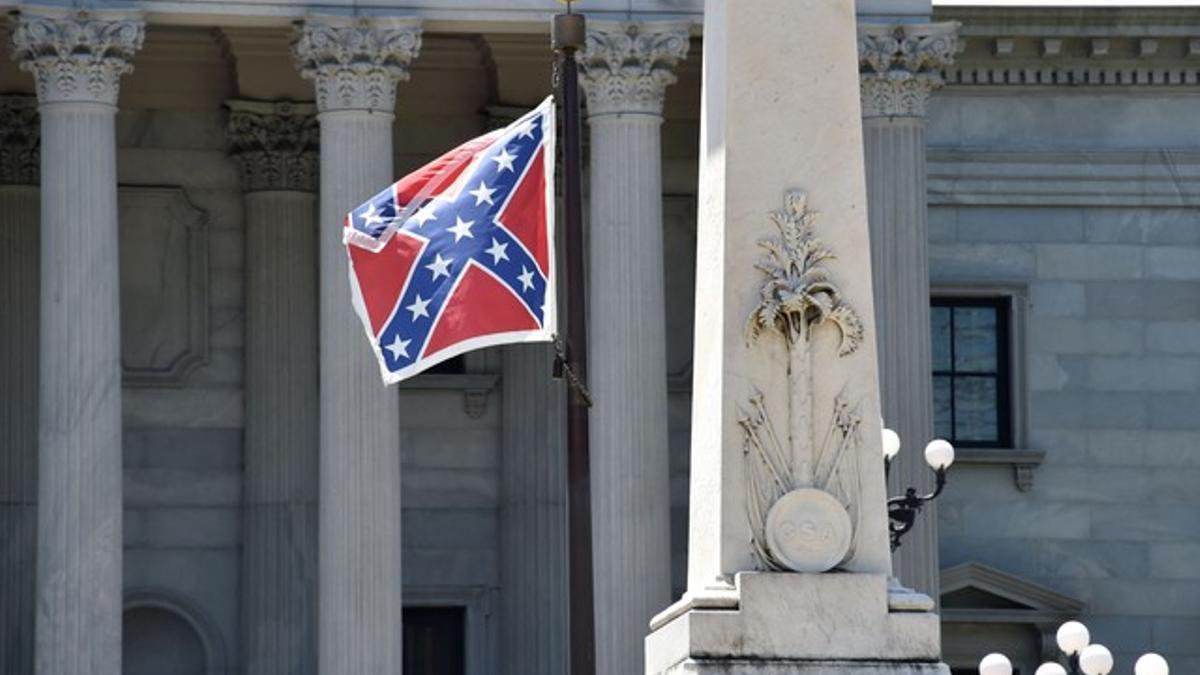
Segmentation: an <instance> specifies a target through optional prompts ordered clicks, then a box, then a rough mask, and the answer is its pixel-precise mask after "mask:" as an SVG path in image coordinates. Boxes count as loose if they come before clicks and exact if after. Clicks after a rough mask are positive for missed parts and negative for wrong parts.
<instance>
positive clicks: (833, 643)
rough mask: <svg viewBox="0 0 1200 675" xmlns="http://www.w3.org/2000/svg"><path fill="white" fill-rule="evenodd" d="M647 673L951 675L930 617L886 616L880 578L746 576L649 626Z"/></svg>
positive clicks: (689, 600)
mask: <svg viewBox="0 0 1200 675" xmlns="http://www.w3.org/2000/svg"><path fill="white" fill-rule="evenodd" d="M651 631H652V632H651V633H650V635H649V636H647V637H646V670H645V672H646V673H647V675H682V674H683V673H697V674H700V673H704V674H709V673H711V674H712V675H717V674H720V675H742V674H746V675H749V674H750V673H755V674H756V675H759V674H761V675H792V674H795V675H849V674H851V673H863V674H864V675H866V674H879V675H882V674H883V673H888V674H889V675H948V674H949V669H947V668H946V666H945V665H943V664H941V663H940V662H939V661H940V654H941V636H940V626H939V622H938V616H937V614H934V613H933V612H917V611H904V612H896V611H890V610H889V607H888V578H887V576H886V575H883V574H850V573H831V574H793V573H778V572H742V573H739V574H737V575H736V577H735V585H734V588H732V589H727V590H724V589H722V590H717V591H715V592H713V593H712V594H711V595H707V594H705V595H690V596H685V597H684V598H683V599H682V600H680V601H679V602H678V603H676V604H675V605H673V606H672V607H670V608H668V609H667V610H666V611H665V612H663V613H662V614H660V615H658V616H657V617H655V618H654V620H653V621H652V622H651Z"/></svg>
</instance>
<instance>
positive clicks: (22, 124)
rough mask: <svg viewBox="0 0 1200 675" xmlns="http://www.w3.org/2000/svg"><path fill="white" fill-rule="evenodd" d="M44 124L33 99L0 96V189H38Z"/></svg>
mask: <svg viewBox="0 0 1200 675" xmlns="http://www.w3.org/2000/svg"><path fill="white" fill-rule="evenodd" d="M40 141H41V124H40V123H39V120H38V111H37V99H36V98H34V97H33V96H0V185H35V184H36V183H37V182H38V162H39V153H38V148H39V145H40Z"/></svg>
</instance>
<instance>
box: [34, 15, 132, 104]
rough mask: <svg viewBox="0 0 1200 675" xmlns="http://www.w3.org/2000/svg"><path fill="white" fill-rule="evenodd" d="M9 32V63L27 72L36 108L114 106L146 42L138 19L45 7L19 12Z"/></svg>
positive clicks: (128, 16)
mask: <svg viewBox="0 0 1200 675" xmlns="http://www.w3.org/2000/svg"><path fill="white" fill-rule="evenodd" d="M11 31H12V45H13V58H14V59H16V60H17V62H18V63H20V67H21V69H22V70H25V71H28V72H30V73H33V76H34V79H35V81H36V83H37V91H38V100H39V101H41V102H42V103H57V102H66V101H72V102H90V103H107V104H110V105H116V102H117V94H118V92H119V89H120V86H119V85H120V79H121V76H122V75H124V74H126V73H129V72H131V71H132V70H133V64H132V63H130V61H131V60H132V59H133V55H134V53H136V52H137V51H138V50H139V49H141V47H142V43H143V41H144V40H145V38H146V26H145V22H144V21H143V20H142V18H141V16H140V15H138V14H131V13H115V12H91V11H77V10H65V9H50V8H37V9H26V10H22V11H21V12H19V13H18V14H17V16H16V19H15V25H14V26H13V27H12V28H11Z"/></svg>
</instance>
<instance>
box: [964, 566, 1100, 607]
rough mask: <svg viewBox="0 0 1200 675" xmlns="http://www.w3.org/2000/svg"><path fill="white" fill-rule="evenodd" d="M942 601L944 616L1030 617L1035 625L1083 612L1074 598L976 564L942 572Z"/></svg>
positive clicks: (1080, 604) (1080, 603) (1079, 603)
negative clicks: (1037, 622) (993, 615)
mask: <svg viewBox="0 0 1200 675" xmlns="http://www.w3.org/2000/svg"><path fill="white" fill-rule="evenodd" d="M941 601H942V612H943V615H953V614H960V613H961V614H965V613H970V614H973V615H978V614H980V613H983V614H989V613H995V614H997V615H1004V616H1007V617H1010V618H1016V617H1017V616H1021V615H1026V614H1027V615H1028V616H1029V618H1030V619H1031V620H1032V621H1034V622H1036V621H1038V620H1041V619H1046V620H1049V619H1052V618H1058V617H1065V616H1076V615H1078V614H1079V613H1080V612H1081V611H1082V610H1083V603H1082V602H1080V601H1079V600H1076V599H1075V598H1072V597H1070V596H1067V595H1064V594H1062V593H1059V592H1058V591H1055V590H1053V589H1050V588H1047V587H1046V586H1043V585H1041V584H1038V583H1035V582H1033V581H1029V580H1027V579H1022V578H1021V577H1018V576H1015V575H1012V574H1009V573H1007V572H1001V571H1000V570H998V569H996V568H994V567H988V566H987V565H984V564H982V563H977V562H968V563H963V564H961V565H956V566H954V567H951V568H948V569H945V570H942V574H941ZM997 618H998V617H997Z"/></svg>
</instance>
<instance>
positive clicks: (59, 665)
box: [13, 11, 143, 675]
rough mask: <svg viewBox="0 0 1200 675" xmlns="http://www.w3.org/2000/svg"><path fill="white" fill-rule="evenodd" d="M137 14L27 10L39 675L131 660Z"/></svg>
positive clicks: (79, 672) (100, 674) (85, 671)
mask: <svg viewBox="0 0 1200 675" xmlns="http://www.w3.org/2000/svg"><path fill="white" fill-rule="evenodd" d="M142 39H143V24H142V22H141V21H140V20H137V19H134V18H132V17H130V16H128V15H125V16H119V17H118V16H114V15H97V14H86V13H82V12H66V11H56V12H53V13H49V12H48V13H46V14H41V13H36V12H26V13H22V14H21V15H20V17H19V18H18V21H17V25H16V29H15V31H14V32H13V44H14V47H15V55H16V58H17V60H18V61H20V63H21V67H22V69H24V70H27V71H30V72H32V73H33V74H34V76H35V79H36V82H37V91H38V103H39V112H40V114H41V186H42V190H41V271H40V277H41V296H40V341H41V345H40V346H41V350H40V353H39V359H38V364H39V392H38V408H39V414H38V441H39V451H38V544H37V556H38V557H37V590H36V613H37V615H36V628H35V630H36V638H35V640H36V655H35V669H36V672H37V673H39V675H93V674H95V675H112V674H113V673H118V672H120V671H121V601H122V598H121V573H122V570H121V546H122V541H121V520H122V510H121V509H122V503H121V495H122V490H121V363H120V350H121V344H120V293H119V290H118V289H119V281H120V279H119V271H118V257H117V152H116V150H117V144H116V129H115V116H116V112H117V107H116V102H117V92H118V81H119V79H120V76H121V75H122V74H123V73H125V72H128V71H129V70H131V66H130V65H129V59H130V58H132V56H133V53H134V52H135V51H136V50H137V49H138V48H139V47H140V46H141V43H142Z"/></svg>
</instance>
